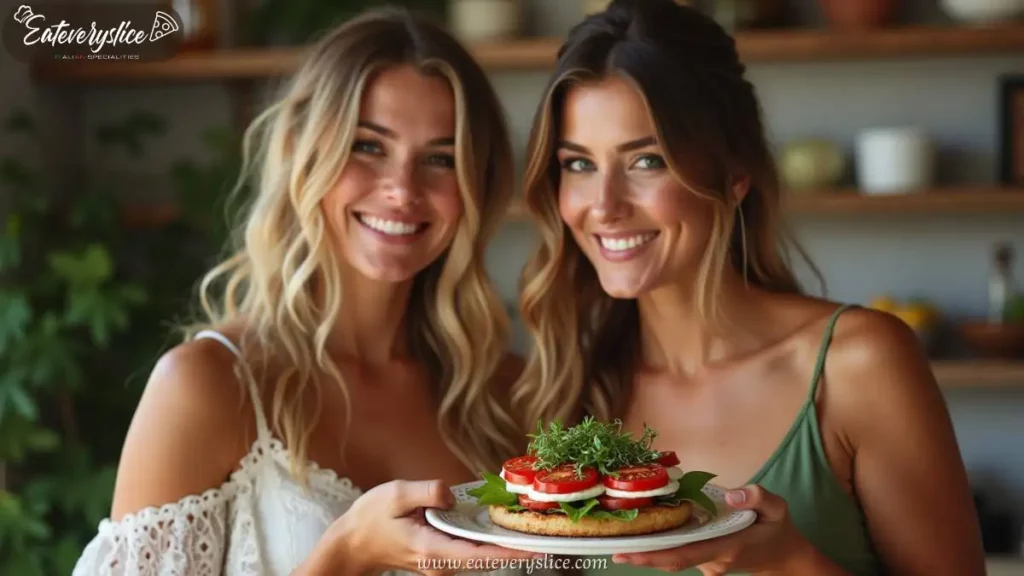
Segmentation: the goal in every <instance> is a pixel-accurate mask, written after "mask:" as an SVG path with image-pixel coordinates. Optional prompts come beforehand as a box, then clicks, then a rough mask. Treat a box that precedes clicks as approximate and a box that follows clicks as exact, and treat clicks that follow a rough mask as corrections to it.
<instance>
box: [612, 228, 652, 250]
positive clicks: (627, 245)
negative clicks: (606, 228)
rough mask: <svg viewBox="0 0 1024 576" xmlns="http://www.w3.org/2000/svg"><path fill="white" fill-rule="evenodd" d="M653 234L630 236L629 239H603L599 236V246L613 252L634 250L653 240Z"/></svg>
mask: <svg viewBox="0 0 1024 576" xmlns="http://www.w3.org/2000/svg"><path fill="white" fill-rule="evenodd" d="M654 236H655V235H654V234H650V233H648V234H637V235H636V236H630V237H629V238H605V237H604V236H599V238H600V239H601V246H603V247H604V249H605V250H613V251H615V252H621V251H623V250H630V249H632V248H636V247H637V246H640V245H642V244H646V243H648V242H650V241H651V240H652V239H653V238H654Z"/></svg>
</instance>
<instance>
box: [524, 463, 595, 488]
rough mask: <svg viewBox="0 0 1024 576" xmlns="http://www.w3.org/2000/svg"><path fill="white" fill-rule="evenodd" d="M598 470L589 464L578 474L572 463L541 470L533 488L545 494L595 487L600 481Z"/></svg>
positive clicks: (534, 480) (535, 478)
mask: <svg viewBox="0 0 1024 576" xmlns="http://www.w3.org/2000/svg"><path fill="white" fill-rule="evenodd" d="M598 480H599V479H598V475H597V470H595V469H593V468H591V467H589V466H587V467H585V468H583V470H581V471H580V475H579V476H577V475H576V468H575V467H573V465H572V464H564V465H562V466H558V467H556V468H554V469H551V470H541V471H539V472H537V476H535V477H534V479H533V489H534V490H536V491H537V492H544V493H545V494H568V493H570V492H579V491H581V490H586V489H587V488H593V487H594V486H597V483H598Z"/></svg>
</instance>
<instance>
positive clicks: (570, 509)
mask: <svg viewBox="0 0 1024 576" xmlns="http://www.w3.org/2000/svg"><path fill="white" fill-rule="evenodd" d="M594 506H597V498H590V499H588V500H585V501H584V502H583V505H582V506H581V507H579V508H577V507H575V506H573V503H572V502H559V503H558V507H559V508H561V509H562V511H563V512H565V513H566V515H567V516H569V521H571V522H579V521H580V519H581V518H583V517H584V516H586V515H587V513H588V512H590V510H591V509H592V508H594Z"/></svg>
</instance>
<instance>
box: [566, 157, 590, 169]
mask: <svg viewBox="0 0 1024 576" xmlns="http://www.w3.org/2000/svg"><path fill="white" fill-rule="evenodd" d="M562 169H563V170H566V171H568V172H592V171H593V170H594V163H593V162H591V161H590V160H587V159H586V158H566V159H565V160H563V161H562Z"/></svg>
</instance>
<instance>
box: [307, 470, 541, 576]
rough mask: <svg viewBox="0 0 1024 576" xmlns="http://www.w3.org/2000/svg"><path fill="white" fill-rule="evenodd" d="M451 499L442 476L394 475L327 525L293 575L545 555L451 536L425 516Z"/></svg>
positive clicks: (437, 570) (435, 568)
mask: <svg viewBox="0 0 1024 576" xmlns="http://www.w3.org/2000/svg"><path fill="white" fill-rule="evenodd" d="M454 504H455V497H454V495H452V493H451V491H450V490H449V489H448V487H447V486H446V485H445V484H444V483H443V482H441V481H440V480H429V481H421V482H410V481H404V480H394V481H392V482H387V483H385V484H381V485H379V486H376V487H374V488H373V489H371V490H369V491H367V492H366V493H365V494H363V495H362V496H360V497H359V498H358V499H357V500H356V501H355V502H354V503H353V504H352V507H351V508H349V510H348V511H347V512H346V513H345V514H343V515H342V516H341V517H340V518H338V520H336V521H335V522H334V524H333V525H331V527H330V528H329V529H328V531H327V533H326V534H325V535H324V537H323V538H322V539H321V540H320V543H319V544H318V545H317V549H316V550H315V551H314V552H313V554H312V555H311V556H310V558H309V559H308V560H307V562H306V564H304V565H303V568H302V569H301V570H299V571H298V573H297V574H299V575H303V576H305V575H313V574H332V575H334V574H345V575H347V574H353V575H355V574H359V575H362V574H376V573H380V572H382V571H385V570H391V569H397V570H405V571H409V572H419V573H423V574H428V575H441V574H454V573H455V572H458V571H479V572H484V571H491V570H497V569H498V568H504V567H508V566H509V563H508V562H505V563H500V561H502V560H506V561H507V560H516V559H535V558H543V555H540V554H535V553H532V552H521V551H517V550H511V549H508V548H501V547H499V546H491V545H486V544H478V543H475V542H470V541H467V540H461V539H457V538H452V537H450V536H448V535H447V534H445V533H443V532H440V531H438V530H436V529H434V528H433V527H432V526H430V525H429V524H427V523H426V521H425V520H424V517H423V509H424V508H443V509H447V508H450V507H452V506H453V505H454ZM513 566H514V564H513Z"/></svg>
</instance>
